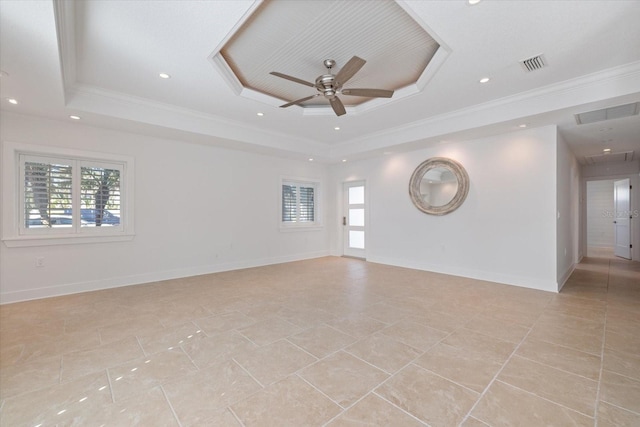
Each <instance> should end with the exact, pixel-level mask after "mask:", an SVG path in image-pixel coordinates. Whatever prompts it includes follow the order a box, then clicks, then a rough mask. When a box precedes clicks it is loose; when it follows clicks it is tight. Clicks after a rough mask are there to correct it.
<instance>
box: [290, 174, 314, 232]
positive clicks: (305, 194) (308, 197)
mask: <svg viewBox="0 0 640 427" xmlns="http://www.w3.org/2000/svg"><path fill="white" fill-rule="evenodd" d="M318 187H319V184H318V183H317V182H313V181H309V182H305V181H293V180H283V181H282V192H281V208H282V209H281V212H282V216H281V225H282V226H285V227H287V226H298V227H300V226H303V227H304V226H315V225H318V224H319V221H318V217H317V216H318Z"/></svg>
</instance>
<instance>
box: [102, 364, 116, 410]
mask: <svg viewBox="0 0 640 427" xmlns="http://www.w3.org/2000/svg"><path fill="white" fill-rule="evenodd" d="M104 371H105V373H106V374H107V382H108V383H109V392H110V393H111V403H116V396H115V394H114V392H113V382H112V381H111V375H109V368H106V369H105V370H104Z"/></svg>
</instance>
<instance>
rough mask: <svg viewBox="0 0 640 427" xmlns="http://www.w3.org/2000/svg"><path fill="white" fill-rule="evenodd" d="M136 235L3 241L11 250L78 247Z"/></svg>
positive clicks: (49, 237) (9, 239)
mask: <svg viewBox="0 0 640 427" xmlns="http://www.w3.org/2000/svg"><path fill="white" fill-rule="evenodd" d="M134 237H135V234H118V235H113V234H112V235H109V236H96V235H93V236H20V237H9V238H5V239H2V241H3V242H4V244H5V245H6V246H7V247H9V248H24V247H29V246H53V245H77V244H83V243H110V242H126V241H130V240H133V238H134Z"/></svg>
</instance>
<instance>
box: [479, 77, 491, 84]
mask: <svg viewBox="0 0 640 427" xmlns="http://www.w3.org/2000/svg"><path fill="white" fill-rule="evenodd" d="M489 80H491V79H490V78H489V77H483V78H481V79H480V83H487V82H488V81H489Z"/></svg>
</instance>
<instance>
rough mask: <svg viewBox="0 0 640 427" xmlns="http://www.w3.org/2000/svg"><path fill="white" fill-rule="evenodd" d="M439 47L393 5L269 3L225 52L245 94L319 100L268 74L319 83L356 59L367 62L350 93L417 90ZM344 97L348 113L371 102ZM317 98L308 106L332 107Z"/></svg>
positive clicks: (323, 0) (324, 0)
mask: <svg viewBox="0 0 640 427" xmlns="http://www.w3.org/2000/svg"><path fill="white" fill-rule="evenodd" d="M439 47H440V45H439V44H438V42H437V41H436V40H434V38H433V37H431V36H430V35H429V34H428V33H427V31H426V30H425V29H424V28H423V27H422V26H420V25H419V24H418V23H417V22H416V21H415V20H414V19H413V18H412V17H411V16H410V15H409V14H408V13H407V12H406V11H405V10H404V9H403V8H402V7H400V6H399V5H398V4H397V3H396V2H395V1H390V0H386V1H340V0H318V1H286V0H265V1H264V2H263V3H262V4H261V5H260V6H259V7H257V8H256V10H255V11H254V13H253V14H252V15H251V16H250V17H249V18H248V19H247V20H246V21H245V22H244V23H243V24H242V25H241V26H240V28H239V29H238V31H236V32H235V34H234V35H233V36H232V37H231V38H230V39H229V40H228V41H227V42H226V43H225V44H224V46H223V47H222V48H221V49H220V55H221V56H222V57H223V58H224V60H225V62H226V63H227V64H228V66H229V67H230V68H231V71H232V72H233V74H234V75H235V76H236V77H237V79H238V80H239V82H240V83H241V84H242V86H244V87H245V88H249V89H252V90H254V91H257V92H260V93H263V94H266V95H269V96H271V97H274V98H278V99H279V100H282V101H292V100H295V99H300V98H303V97H305V96H309V95H313V94H314V93H315V89H314V88H309V87H305V86H304V85H299V84H296V83H294V82H291V81H286V80H283V79H281V78H278V77H275V76H272V75H270V74H269V72H271V71H278V72H281V73H285V74H288V75H291V76H294V77H297V78H300V79H302V80H306V81H309V82H314V81H315V79H316V77H318V76H319V75H321V74H325V73H326V68H325V67H324V66H323V61H324V60H325V59H333V60H335V61H336V62H337V65H336V67H335V69H334V70H333V73H334V74H335V73H336V72H338V71H339V70H340V68H341V67H342V66H343V65H344V64H345V63H346V62H347V61H348V60H349V59H350V58H351V57H352V56H354V55H357V56H359V57H361V58H363V59H365V60H366V61H367V63H366V64H365V65H364V67H363V68H362V69H361V70H360V71H359V72H358V73H357V74H356V75H355V76H354V77H353V78H352V79H351V80H349V83H348V85H345V86H348V87H358V88H360V87H362V88H379V89H389V90H398V89H401V88H403V87H406V86H409V85H411V84H415V83H416V82H417V81H418V79H419V78H420V76H421V75H422V74H423V73H424V72H425V69H426V68H427V65H428V64H429V62H430V61H431V59H432V58H433V56H434V54H435V53H436V51H437V50H438V48H439ZM370 99H371V98H363V97H357V96H344V97H341V100H342V101H343V103H344V104H345V105H346V106H355V105H359V104H361V103H363V102H366V101H368V100H370ZM327 105H328V101H327V100H326V99H324V98H323V97H316V98H314V99H312V100H310V101H308V102H306V103H305V104H304V106H305V107H318V106H323V107H324V106H327Z"/></svg>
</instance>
